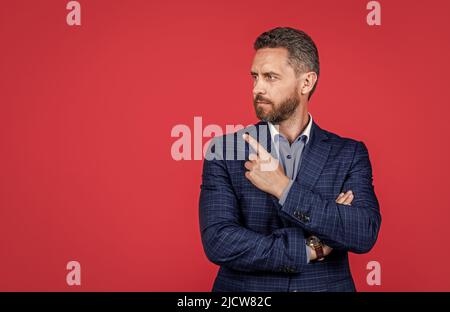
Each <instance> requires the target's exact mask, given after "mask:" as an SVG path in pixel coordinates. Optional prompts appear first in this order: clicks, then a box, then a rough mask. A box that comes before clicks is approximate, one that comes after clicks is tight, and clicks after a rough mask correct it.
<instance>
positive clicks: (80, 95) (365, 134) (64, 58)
mask: <svg viewBox="0 0 450 312" xmlns="http://www.w3.org/2000/svg"><path fill="white" fill-rule="evenodd" d="M67 2H68V1H63V0H47V1H25V0H14V1H13V0H10V1H1V5H0V40H1V42H0V68H1V71H0V72H1V76H0V143H1V144H0V276H1V278H0V290H3V291H9V290H23V291H35V290H40V291H48V290H56V291H73V290H85V291H91V290H92V291H131V290H136V291H208V290H210V288H211V285H212V282H213V279H214V277H215V273H216V271H217V267H216V266H215V265H213V264H211V263H209V262H208V260H207V259H206V257H205V255H204V253H203V250H202V246H201V242H200V233H199V227H198V196H199V191H200V182H201V166H202V162H201V161H199V160H190V161H188V160H186V161H174V160H173V159H172V156H171V146H172V144H173V143H174V142H175V141H176V138H172V137H171V130H172V128H173V127H174V126H176V125H178V124H186V125H188V126H189V127H190V128H191V129H192V130H193V122H194V116H201V117H202V119H203V125H204V126H205V125H208V124H218V125H220V126H221V127H225V125H227V124H243V125H248V124H251V123H254V122H256V117H255V115H254V111H253V106H252V94H251V89H252V81H251V78H250V75H249V70H250V64H251V61H252V57H253V53H254V52H253V50H252V44H253V41H254V39H255V38H256V37H257V36H258V35H259V34H260V33H261V32H263V31H265V30H268V29H270V28H273V27H275V26H292V27H296V28H300V29H303V30H305V31H306V32H307V33H309V34H310V35H311V36H312V37H313V39H314V40H315V42H316V44H317V45H318V48H319V53H320V57H321V77H320V81H319V85H318V87H317V90H316V93H315V95H314V96H313V97H312V102H311V103H310V110H311V112H312V114H313V117H314V119H315V121H316V122H318V124H319V125H320V126H321V127H322V128H325V129H327V130H330V131H332V132H335V133H338V134H340V135H342V136H348V137H353V138H355V139H358V140H362V141H364V142H365V143H366V145H367V147H368V148H369V153H370V157H371V161H372V164H373V169H374V183H375V190H376V193H377V195H378V198H379V201H380V204H381V211H382V216H383V223H382V227H381V232H380V236H379V239H378V243H377V244H376V246H375V248H374V249H373V250H372V251H371V252H370V253H369V254H365V255H352V256H351V266H352V271H353V273H354V278H355V282H356V284H357V287H358V289H359V290H362V291H380V290H382V291H419V290H425V291H431V290H437V291H443V290H445V291H450V265H448V264H447V258H448V256H450V252H449V248H447V247H448V245H449V235H450V224H449V219H450V191H449V173H450V172H449V169H450V163H449V156H450V149H449V139H450V138H449V133H450V123H449V122H448V121H447V118H448V116H449V113H450V109H449V104H450V103H449V95H450V94H449V90H450V87H449V86H448V84H449V79H448V74H449V72H450V66H449V65H450V63H449V55H450V40H449V23H448V20H449V15H450V2H449V1H446V0H442V1H437V0H430V1H380V3H381V22H382V24H381V26H372V27H371V26H368V25H367V23H366V15H367V13H368V11H367V9H366V4H367V2H368V1H366V0H351V1H331V0H330V1H300V0H296V1H266V0H258V1H254V0H245V1H218V0H208V1H206V0H205V1H183V0H179V1H169V0H166V1H146V0H141V1H138V0H133V1H119V0H117V1H116V0H115V1H101V0H95V1H91V0H89V1H87V0H79V2H80V4H81V21H82V25H81V26H68V25H67V23H66V14H67V13H68V11H67V10H66V7H65V6H66V3H67ZM206 141H207V138H205V139H204V142H206ZM70 260H76V261H79V262H80V264H81V272H82V273H81V276H82V277H81V279H82V285H81V286H72V287H70V286H68V285H67V284H66V274H67V272H68V271H67V270H66V264H67V262H69V261H70ZM372 260H374V261H378V262H379V263H380V264H381V286H368V285H367V283H366V274H367V273H368V271H367V270H366V264H367V263H368V262H369V261H372Z"/></svg>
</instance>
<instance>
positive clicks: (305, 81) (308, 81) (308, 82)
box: [300, 72, 317, 95]
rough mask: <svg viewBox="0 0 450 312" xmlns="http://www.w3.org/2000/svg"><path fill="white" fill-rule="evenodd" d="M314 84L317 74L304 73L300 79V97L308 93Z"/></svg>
mask: <svg viewBox="0 0 450 312" xmlns="http://www.w3.org/2000/svg"><path fill="white" fill-rule="evenodd" d="M316 82H317V74H316V73H315V72H307V73H304V74H303V75H302V79H301V85H300V93H301V94H302V95H304V94H308V93H310V92H311V90H312V89H313V88H314V85H315V84H316Z"/></svg>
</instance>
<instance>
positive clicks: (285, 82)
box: [251, 48, 300, 124]
mask: <svg viewBox="0 0 450 312" xmlns="http://www.w3.org/2000/svg"><path fill="white" fill-rule="evenodd" d="M251 75H252V77H253V105H254V107H255V111H256V115H257V116H258V118H259V119H261V120H263V121H267V122H271V123H273V124H279V123H280V122H282V121H284V120H286V119H288V118H289V117H290V116H292V114H293V113H294V112H295V110H296V108H297V107H298V106H299V104H300V97H299V93H298V79H297V78H296V76H295V71H294V68H293V67H292V66H291V65H289V63H288V51H287V50H286V49H285V48H264V49H259V50H257V51H256V54H255V57H254V59H253V64H252V69H251Z"/></svg>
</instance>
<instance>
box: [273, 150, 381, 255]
mask: <svg viewBox="0 0 450 312" xmlns="http://www.w3.org/2000/svg"><path fill="white" fill-rule="evenodd" d="M372 181H373V177H372V166H371V164H370V160H369V154H368V151H367V148H366V146H365V145H364V143H363V142H357V144H356V147H355V153H354V157H353V161H352V165H351V167H350V170H349V172H348V174H347V177H346V179H345V182H344V185H343V190H342V192H347V191H348V190H352V192H353V194H354V196H355V197H354V200H353V202H352V204H351V205H350V206H349V205H342V204H337V203H336V202H335V199H333V200H329V199H324V198H322V197H321V195H320V194H318V193H315V192H314V191H312V190H310V189H308V188H307V187H305V186H304V185H302V184H301V177H300V179H298V180H297V181H295V183H293V184H292V186H291V188H290V190H289V193H288V195H287V197H286V200H285V202H284V204H283V206H281V208H280V209H281V211H280V212H281V213H280V215H281V216H283V215H284V217H287V218H289V219H290V220H294V221H295V222H296V223H297V224H298V225H299V226H300V227H302V228H303V229H304V230H305V231H308V232H310V233H312V234H314V235H316V236H318V237H320V238H321V239H322V240H323V241H324V242H325V243H326V244H327V245H328V246H330V247H332V248H334V249H342V250H348V251H351V252H354V253H366V252H368V251H370V250H371V249H372V247H373V246H374V244H375V242H376V240H377V237H378V232H379V229H380V225H381V215H380V209H379V203H378V200H377V197H376V195H375V192H374V186H373V183H372ZM336 196H337V195H336Z"/></svg>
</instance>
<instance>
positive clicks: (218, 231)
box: [200, 143, 381, 273]
mask: <svg viewBox="0 0 450 312" xmlns="http://www.w3.org/2000/svg"><path fill="white" fill-rule="evenodd" d="M208 159H212V160H205V162H204V167H203V181H202V185H201V193H200V229H201V236H202V243H203V246H204V249H205V253H206V255H207V257H208V258H209V260H210V261H212V262H213V263H215V264H218V265H223V266H226V267H229V268H232V269H235V270H240V271H249V272H251V271H272V272H289V273H298V272H301V271H302V270H303V269H304V267H305V266H306V265H308V264H307V262H308V261H307V260H308V256H307V254H306V248H305V237H304V230H307V231H308V232H310V233H313V234H315V235H316V236H318V237H320V238H321V239H322V240H323V241H324V242H325V243H326V244H327V245H328V246H330V247H331V248H338V249H345V250H349V251H353V252H367V251H368V250H370V249H371V247H372V246H373V244H374V243H375V241H376V237H377V234H378V230H379V225H380V222H381V217H380V215H379V208H378V202H377V200H376V197H375V194H374V192H373V186H372V175H371V174H372V173H371V166H370V162H369V158H368V154H367V149H366V148H365V146H364V145H363V144H362V143H360V144H359V145H358V147H357V151H356V152H355V157H354V161H353V164H352V167H351V169H350V171H349V173H348V177H347V179H346V182H345V184H344V187H343V189H344V190H352V191H353V193H351V192H347V193H346V194H345V195H344V196H345V197H341V198H337V199H336V200H335V201H330V200H325V199H323V198H322V197H321V196H320V195H319V194H316V193H314V192H312V191H309V190H307V188H305V187H303V186H302V185H300V184H299V183H294V184H293V185H292V187H291V189H290V191H289V194H288V196H287V198H286V201H285V203H284V205H283V206H282V215H283V214H284V215H285V217H287V218H291V219H293V220H295V221H296V225H297V226H294V227H286V228H280V229H277V230H275V231H274V232H272V233H271V234H269V235H263V234H261V233H257V232H254V231H251V230H250V229H247V228H245V227H244V226H243V225H242V224H244V223H243V222H242V220H241V215H240V212H239V208H238V207H239V204H238V201H237V197H236V194H235V193H234V190H233V188H232V186H231V181H230V177H229V175H228V171H227V168H226V164H225V161H224V160H220V159H218V158H214V157H210V158H208ZM256 162H257V159H253V160H252V163H253V166H252V167H251V168H250V171H251V172H252V174H253V175H256V170H257V166H256ZM246 167H247V165H246ZM247 169H249V168H248V167H247ZM246 177H247V178H248V179H249V180H250V181H252V180H251V176H250V174H249V173H248V172H247V173H246ZM252 183H253V181H252ZM254 184H255V183H254ZM262 188H264V187H262ZM264 191H266V192H268V193H271V194H272V195H275V194H274V193H272V192H271V191H270V190H266V189H264ZM274 192H275V191H274ZM276 192H277V194H279V191H278V190H276ZM352 201H353V202H352ZM350 203H352V206H350V205H349V204H350ZM299 213H301V215H303V216H308V218H307V219H308V220H309V221H302V220H298V218H296V217H295V215H299ZM303 220H305V219H303ZM331 248H329V250H328V253H329V252H331ZM311 257H312V259H311V260H313V259H314V257H315V254H314V252H312V253H311Z"/></svg>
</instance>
